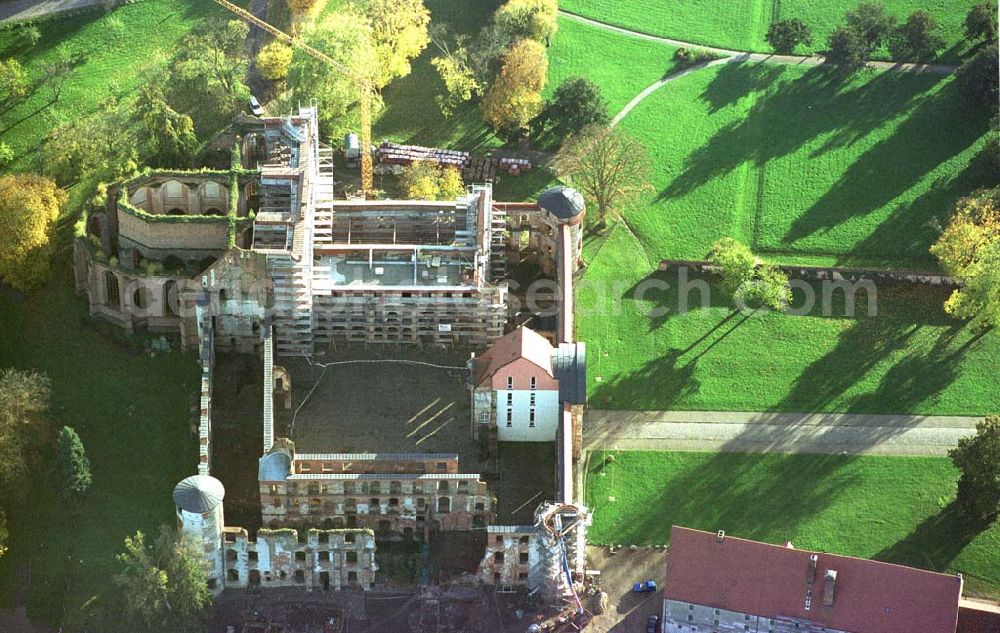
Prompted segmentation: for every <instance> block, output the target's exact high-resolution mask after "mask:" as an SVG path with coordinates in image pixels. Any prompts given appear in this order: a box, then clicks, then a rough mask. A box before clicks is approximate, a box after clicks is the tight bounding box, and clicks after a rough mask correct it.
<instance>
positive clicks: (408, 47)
mask: <svg viewBox="0 0 1000 633" xmlns="http://www.w3.org/2000/svg"><path fill="white" fill-rule="evenodd" d="M368 17H369V19H370V20H371V25H372V37H373V44H374V47H375V57H376V60H377V66H376V76H375V83H376V85H378V86H385V85H386V84H388V83H389V82H390V81H392V80H393V79H395V78H397V77H405V76H406V75H409V74H410V60H411V59H413V58H414V57H416V56H417V55H419V54H420V53H421V52H422V51H423V50H424V49H425V48H427V44H429V43H430V35H429V34H428V31H427V29H428V27H429V26H430V23H431V13H430V11H428V10H427V7H426V6H424V2H423V0H371V2H370V4H369V5H368Z"/></svg>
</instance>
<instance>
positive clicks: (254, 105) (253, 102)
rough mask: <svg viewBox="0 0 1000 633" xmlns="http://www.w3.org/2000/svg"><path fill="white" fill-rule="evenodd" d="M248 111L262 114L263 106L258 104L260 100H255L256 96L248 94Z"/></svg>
mask: <svg viewBox="0 0 1000 633" xmlns="http://www.w3.org/2000/svg"><path fill="white" fill-rule="evenodd" d="M250 112H253V115H254V116H264V108H262V107H261V106H260V101H257V97H255V96H253V95H250Z"/></svg>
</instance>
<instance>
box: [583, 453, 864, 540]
mask: <svg viewBox="0 0 1000 633" xmlns="http://www.w3.org/2000/svg"><path fill="white" fill-rule="evenodd" d="M597 455H598V456H599V455H601V454H600V453H598V454H597ZM624 459H628V457H627V456H625V457H624ZM855 459H857V457H856V456H852V455H789V456H786V457H784V458H782V459H780V460H778V459H768V458H767V457H764V456H762V455H758V454H754V453H736V452H716V453H712V454H711V456H708V457H707V459H706V460H705V461H704V462H702V463H700V464H698V465H697V466H696V467H694V468H692V469H690V470H688V471H686V472H682V473H681V474H679V475H678V476H675V477H671V478H669V479H668V480H667V481H666V483H665V485H663V487H662V488H659V489H657V491H656V493H655V499H654V500H652V501H651V502H644V504H643V505H644V506H647V507H655V508H658V509H659V510H658V511H651V512H635V513H626V514H623V515H622V516H621V518H620V520H619V522H618V523H617V524H616V525H614V529H615V531H616V532H619V533H620V535H618V534H616V536H615V539H614V542H616V543H621V544H631V543H666V542H667V539H668V537H669V530H670V526H671V525H682V526H684V527H690V528H694V529H699V530H708V531H713V532H714V531H716V530H726V531H727V532H730V533H732V534H734V535H738V536H739V537H741V538H749V539H755V540H762V541H766V542H772V543H774V542H780V540H782V539H788V538H792V537H793V536H794V534H795V533H796V530H797V528H798V526H799V524H800V523H802V522H803V521H804V520H806V519H809V518H811V517H813V516H814V515H816V514H819V513H821V512H822V511H823V510H824V509H826V508H827V507H829V506H830V505H831V504H833V503H834V502H835V500H836V499H837V497H838V495H840V494H842V493H843V491H845V490H848V489H849V488H850V487H851V486H852V485H854V484H855V483H856V476H855V475H853V474H851V473H849V472H845V471H844V470H843V469H844V467H845V466H847V465H848V464H850V463H851V462H853V461H854V460H855ZM614 467H615V464H611V465H607V466H606V465H605V464H604V462H603V460H600V461H597V462H596V463H594V464H593V465H592V466H591V472H590V475H589V476H590V477H596V476H599V473H600V471H601V470H602V469H603V468H614ZM658 483H659V482H635V483H634V485H635V487H636V489H638V490H641V488H642V487H643V486H645V485H647V484H648V485H657V484H658ZM589 501H590V503H591V505H592V506H593V507H596V508H598V510H597V511H598V512H600V511H601V510H600V508H601V507H602V506H603V507H607V504H608V503H609V501H608V499H606V498H604V499H593V498H592V499H589ZM623 501H624V500H623ZM617 502H618V501H616V503H617Z"/></svg>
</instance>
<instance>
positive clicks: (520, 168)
mask: <svg viewBox="0 0 1000 633" xmlns="http://www.w3.org/2000/svg"><path fill="white" fill-rule="evenodd" d="M529 169H531V161H530V160H528V159H526V158H501V159H500V170H501V171H505V172H507V173H508V174H510V175H511V176H519V175H520V174H521V172H525V171H528V170H529Z"/></svg>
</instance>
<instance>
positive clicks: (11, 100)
mask: <svg viewBox="0 0 1000 633" xmlns="http://www.w3.org/2000/svg"><path fill="white" fill-rule="evenodd" d="M27 95H28V73H26V72H24V68H22V67H21V62H19V61H17V60H16V59H14V58H13V57H12V58H10V59H0V112H6V111H7V110H10V109H11V108H13V107H14V106H16V105H17V104H18V103H20V102H21V100H22V99H24V97H26V96H27Z"/></svg>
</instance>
